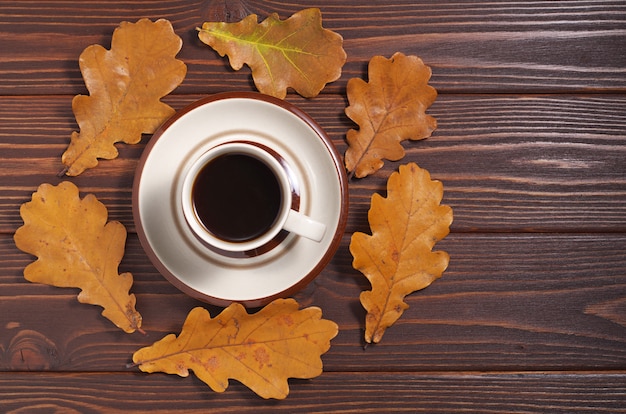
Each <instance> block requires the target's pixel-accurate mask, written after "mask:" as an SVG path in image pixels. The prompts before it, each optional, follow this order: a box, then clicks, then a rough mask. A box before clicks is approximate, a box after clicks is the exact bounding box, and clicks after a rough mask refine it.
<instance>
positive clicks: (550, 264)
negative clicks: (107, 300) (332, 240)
mask: <svg viewBox="0 0 626 414" xmlns="http://www.w3.org/2000/svg"><path fill="white" fill-rule="evenodd" d="M348 243H349V238H348V237H346V238H345V240H344V243H343V244H342V246H341V247H340V249H339V251H338V253H337V255H336V256H335V258H334V259H333V260H332V261H331V263H330V264H329V265H328V266H327V267H326V268H325V269H324V271H323V272H322V274H321V275H320V276H319V277H318V278H317V279H316V280H315V281H314V282H313V283H312V284H310V285H309V286H308V287H307V288H306V289H304V290H303V291H302V292H300V293H299V294H297V295H296V296H295V297H296V299H297V300H298V301H299V302H300V303H301V304H302V306H312V305H314V306H319V307H320V308H321V309H322V310H323V313H324V317H325V318H328V319H331V320H333V321H336V322H337V323H338V324H339V327H340V333H339V335H338V336H337V337H336V338H335V339H334V340H333V341H332V346H331V349H330V351H329V352H328V353H327V354H326V355H325V356H324V360H325V364H326V365H325V367H326V370H328V371H333V372H339V371H351V370H359V371H381V370H382V371H392V370H393V371H420V370H429V371H431V370H446V371H448V370H482V369H487V370H516V369H518V368H517V367H519V366H520V364H521V365H522V366H523V367H524V368H525V369H530V370H555V369H557V370H559V369H567V370H571V369H577V370H590V369H607V370H608V369H610V370H614V369H622V368H623V367H624V366H626V317H625V315H626V256H625V255H624V254H623V252H624V251H625V250H626V235H624V234H569V235H567V234H561V235H557V234H532V233H531V234H517V235H510V234H452V235H450V236H448V237H447V238H446V239H445V240H443V241H442V242H440V243H439V244H438V245H437V246H436V248H437V249H441V250H445V251H447V252H448V253H449V254H450V256H451V262H450V266H449V268H448V270H447V271H446V272H445V273H444V276H443V277H442V278H441V279H439V280H437V281H436V282H435V283H434V284H433V285H432V286H430V287H428V288H427V289H425V290H422V291H420V292H416V293H415V294H413V295H410V296H409V297H407V303H408V304H409V305H410V308H409V309H408V310H407V311H406V312H405V313H404V315H403V316H402V318H401V319H400V320H399V321H398V322H397V324H396V325H394V326H393V327H391V328H390V329H388V330H387V332H386V334H385V336H384V337H383V341H382V342H381V343H380V344H377V345H371V346H369V347H368V348H367V349H365V350H364V349H363V339H362V337H363V328H364V318H365V313H364V310H363V308H362V307H361V305H360V303H359V301H358V295H359V293H360V292H361V290H366V289H368V288H369V285H368V283H367V281H366V279H365V278H364V277H363V276H362V275H361V274H360V273H358V272H357V271H355V270H354V269H352V268H351V260H352V259H351V256H350V254H349V252H348ZM0 254H1V256H2V257H3V258H4V259H3V267H2V269H0V351H2V350H4V351H3V352H0V355H2V354H4V357H0V371H1V370H5V371H6V370H12V369H18V370H22V369H44V370H48V369H52V370H60V371H110V370H122V371H123V370H124V366H125V364H126V363H128V362H129V361H130V358H131V355H132V353H133V352H134V351H136V350H137V349H139V348H140V347H142V346H146V345H149V344H151V343H152V342H154V341H156V340H157V339H160V338H161V337H163V336H164V335H166V334H168V333H172V332H174V333H178V332H179V331H180V328H181V326H182V322H183V320H184V318H185V315H186V314H187V313H188V312H189V311H190V310H191V309H192V308H193V307H195V306H203V304H201V303H200V302H197V301H194V300H192V299H190V298H189V297H187V296H185V295H183V294H181V293H179V292H178V291H177V290H176V289H174V288H173V287H172V286H170V285H169V284H168V283H167V282H166V281H164V279H163V278H162V277H161V276H160V275H159V274H158V273H157V272H156V271H155V270H154V268H153V267H152V266H151V265H150V264H149V263H148V261H147V259H146V257H145V255H144V254H143V251H142V250H141V247H140V245H139V242H138V240H137V239H136V237H135V236H134V235H131V237H130V238H129V241H128V243H127V249H126V255H125V257H124V260H123V261H122V264H121V266H120V270H121V271H130V272H132V273H133V275H134V277H135V284H134V286H133V289H132V291H133V292H134V293H136V295H137V309H138V310H139V311H140V312H141V313H142V315H143V317H144V325H143V328H144V329H145V331H146V332H147V335H141V334H139V333H135V334H132V335H128V334H125V333H123V332H121V331H119V330H118V329H117V328H115V327H114V326H113V325H112V324H111V323H110V322H109V321H107V320H105V319H104V318H102V317H101V316H100V315H99V313H100V309H99V308H98V307H95V306H89V305H81V304H79V303H78V302H77V300H76V294H77V293H78V292H77V291H76V290H75V289H60V288H53V287H49V286H44V285H38V284H31V283H28V282H26V281H25V280H24V279H23V278H22V271H23V268H24V267H25V266H26V265H27V264H28V263H29V262H30V261H31V260H32V258H31V257H30V256H29V255H27V254H24V253H22V252H19V251H18V250H17V249H16V248H15V246H14V245H13V242H12V240H11V238H10V236H8V235H2V236H0ZM207 308H208V309H209V310H210V312H211V313H212V315H213V316H215V315H216V314H217V313H218V312H219V311H220V310H221V309H219V308H216V307H210V306H207ZM22 348H26V349H30V350H31V353H30V354H26V356H23V355H22V353H21V349H22Z"/></svg>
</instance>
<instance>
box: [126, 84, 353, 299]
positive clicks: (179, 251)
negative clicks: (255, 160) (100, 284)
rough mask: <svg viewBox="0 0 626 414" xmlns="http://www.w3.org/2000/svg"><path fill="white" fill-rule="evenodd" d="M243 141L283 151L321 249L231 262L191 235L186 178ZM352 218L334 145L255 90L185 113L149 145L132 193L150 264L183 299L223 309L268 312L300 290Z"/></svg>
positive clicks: (293, 246)
mask: <svg viewBox="0 0 626 414" xmlns="http://www.w3.org/2000/svg"><path fill="white" fill-rule="evenodd" d="M237 139H245V140H251V141H255V142H259V143H261V144H264V145H269V146H273V147H276V148H278V149H279V150H280V152H281V154H283V156H284V157H285V158H286V159H287V161H288V162H289V163H290V165H291V167H292V168H293V170H294V172H295V174H296V176H297V178H298V181H299V183H300V186H301V188H300V211H302V212H303V213H305V214H307V215H309V216H311V217H312V218H314V219H315V220H317V221H320V222H322V223H324V224H326V226H327V229H328V230H327V231H326V234H325V236H324V238H323V239H322V241H321V242H319V243H318V242H314V241H311V240H308V239H305V238H302V237H298V236H296V235H292V234H290V235H289V236H287V238H286V239H285V240H284V241H283V242H282V243H281V244H280V246H279V247H277V248H275V249H272V250H271V251H270V252H268V253H266V254H263V255H260V256H257V257H250V258H232V257H225V256H223V255H220V254H219V253H216V252H212V251H210V250H208V249H207V248H205V247H204V246H203V245H202V244H201V243H200V242H199V241H198V240H197V239H196V238H195V237H194V236H193V234H191V232H190V230H189V229H188V227H187V226H186V225H185V223H184V221H183V219H182V214H181V213H180V211H181V206H180V192H181V186H182V178H183V176H184V172H185V170H186V169H187V168H189V165H190V164H191V162H192V161H193V160H194V159H195V158H197V157H198V156H199V155H200V154H202V153H204V152H205V151H207V150H208V149H209V148H211V147H213V146H215V145H218V144H220V143H223V142H226V141H231V140H237ZM347 215H348V186H347V178H346V174H345V169H344V167H343V163H342V161H341V157H340V156H339V154H338V153H337V151H336V149H335V147H334V146H333V144H332V142H331V140H330V139H329V137H328V136H327V135H326V134H325V132H324V131H323V130H322V128H321V127H320V126H319V125H318V124H317V123H316V122H315V121H314V120H313V119H312V118H311V117H310V116H308V115H307V114H306V113H304V112H303V111H302V110H301V109H299V108H298V107H296V106H294V105H292V104H290V103H288V102H286V101H283V100H280V99H276V98H272V97H270V96H267V95H262V94H259V93H252V92H240V93H224V94H217V95H213V96H210V97H207V98H205V99H202V100H200V101H197V102H195V103H193V104H191V105H189V106H188V107H186V108H184V109H182V110H181V111H179V112H178V113H177V114H176V115H174V116H173V117H172V118H171V119H169V120H168V121H167V122H166V123H165V124H164V125H163V126H162V127H161V128H160V129H159V130H158V131H157V132H156V133H155V134H154V136H153V137H152V139H151V140H150V142H149V144H148V146H147V148H146V149H145V151H144V153H143V155H142V157H141V159H140V162H139V166H138V168H137V172H136V175H135V182H134V185H133V216H134V220H135V225H136V227H137V233H138V235H139V239H140V241H141V244H142V246H143V248H144V250H145V251H146V253H147V254H148V256H149V258H150V260H151V261H152V263H153V264H154V266H155V267H156V268H157V269H158V270H159V272H160V273H161V274H162V275H163V276H165V277H166V278H167V279H168V280H169V281H170V282H171V283H172V284H173V285H175V286H176V287H178V288H179V289H180V290H182V291H183V292H185V293H187V294H188V295H190V296H192V297H194V298H197V299H200V300H202V301H205V302H208V303H211V304H216V305H220V306H226V305H228V304H230V303H232V302H240V303H243V304H244V305H246V306H249V307H257V306H262V305H265V304H267V303H269V302H270V301H272V300H274V299H276V298H279V297H288V296H290V295H292V294H293V293H294V292H296V291H298V290H300V289H301V288H303V287H304V286H305V285H306V284H308V283H309V282H310V281H311V280H313V279H314V278H315V277H316V276H317V275H318V274H319V272H320V271H321V270H322V269H323V268H324V267H325V266H326V265H327V264H328V262H329V261H330V259H331V258H332V257H333V255H334V253H335V251H336V250H337V247H338V246H339V243H340V242H341V238H342V236H343V233H344V230H345V226H346V221H347Z"/></svg>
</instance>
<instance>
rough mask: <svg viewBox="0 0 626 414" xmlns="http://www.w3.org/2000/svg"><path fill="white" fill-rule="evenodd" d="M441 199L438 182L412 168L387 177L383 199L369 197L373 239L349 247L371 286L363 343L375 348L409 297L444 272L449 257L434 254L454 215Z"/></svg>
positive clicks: (365, 295)
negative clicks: (373, 345) (385, 194)
mask: <svg viewBox="0 0 626 414" xmlns="http://www.w3.org/2000/svg"><path fill="white" fill-rule="evenodd" d="M442 198H443V185H442V184H441V182H440V181H432V180H431V179H430V174H429V173H428V171H426V170H424V169H422V168H419V167H418V166H417V164H415V163H410V164H407V165H403V166H400V171H399V172H394V173H393V174H391V176H390V177H389V180H388V182H387V197H386V198H383V197H382V196H381V195H380V194H374V195H373V196H372V203H371V208H370V210H369V212H368V220H369V223H370V227H371V230H372V235H371V236H370V235H367V234H365V233H360V232H355V233H354V234H353V235H352V239H351V241H350V252H351V253H352V256H353V259H354V260H353V262H352V266H353V267H354V268H355V269H357V270H359V271H360V272H361V273H363V274H364V275H365V276H366V277H367V279H368V280H369V281H370V283H371V285H372V290H368V291H364V292H361V296H360V299H361V304H362V305H363V307H364V308H365V309H366V310H367V316H366V319H365V341H366V342H367V343H372V342H373V343H378V342H379V341H380V340H381V338H382V337H383V334H384V333H385V330H386V329H387V328H388V327H390V326H391V325H393V324H394V323H395V322H396V321H397V320H398V319H399V318H400V316H402V313H403V312H404V310H405V309H407V308H408V307H409V305H407V304H406V303H405V302H404V298H405V297H406V296H407V295H409V294H410V293H413V292H415V291H417V290H419V289H423V288H425V287H427V286H429V285H430V284H431V283H432V282H433V281H434V280H436V279H438V278H439V277H441V275H442V273H443V272H444V270H445V269H446V268H447V267H448V262H449V260H450V257H449V255H448V253H446V252H444V251H436V252H433V251H432V248H433V246H434V245H435V243H437V242H438V241H439V240H441V239H443V238H444V237H445V236H446V235H447V234H448V233H449V231H450V225H451V224H452V209H451V208H450V207H449V206H446V205H440V202H441V199H442Z"/></svg>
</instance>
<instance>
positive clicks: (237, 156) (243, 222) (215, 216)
mask: <svg viewBox="0 0 626 414" xmlns="http://www.w3.org/2000/svg"><path fill="white" fill-rule="evenodd" d="M191 197H192V203H193V207H194V209H195V212H196V215H197V217H198V219H199V221H200V222H201V223H202V225H203V226H204V227H205V229H206V230H207V231H208V232H210V233H211V234H213V235H214V236H215V237H217V238H219V239H222V240H225V241H228V242H245V241H249V240H253V239H255V238H257V237H259V236H261V235H263V234H264V233H265V232H267V231H268V230H269V229H270V228H271V227H272V226H273V224H274V222H275V221H276V219H277V217H278V216H279V213H280V210H281V204H282V192H281V186H280V183H279V180H278V178H277V177H276V175H275V174H274V172H273V171H272V169H271V168H270V167H269V166H268V165H267V164H266V163H265V162H263V161H261V160H260V159H258V158H256V157H254V156H253V155H250V154H246V153H236V152H234V153H226V154H222V155H219V156H217V157H215V158H214V159H212V160H210V161H209V162H208V163H207V164H206V165H205V166H203V167H202V169H200V171H199V172H198V174H197V176H196V179H195V181H194V183H193V187H192V190H191Z"/></svg>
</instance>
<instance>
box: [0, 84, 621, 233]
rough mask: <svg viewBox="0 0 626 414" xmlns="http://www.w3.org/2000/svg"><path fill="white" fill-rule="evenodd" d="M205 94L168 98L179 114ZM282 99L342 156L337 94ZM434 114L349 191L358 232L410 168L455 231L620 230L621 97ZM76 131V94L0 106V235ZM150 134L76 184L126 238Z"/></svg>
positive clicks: (530, 101) (513, 100) (497, 100)
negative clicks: (375, 197) (438, 193)
mask: <svg viewBox="0 0 626 414" xmlns="http://www.w3.org/2000/svg"><path fill="white" fill-rule="evenodd" d="M202 96H203V95H191V96H175V97H169V98H168V99H167V100H166V101H167V102H168V103H170V104H171V105H172V106H173V107H174V108H176V109H180V108H182V107H183V106H185V105H187V104H189V103H191V102H192V101H193V100H196V99H199V98H200V97H202ZM289 100H290V101H291V102H293V103H295V104H297V105H299V106H300V107H301V108H303V109H304V110H305V111H307V112H308V113H309V114H310V115H311V116H312V117H313V118H314V119H315V120H316V121H317V122H318V123H320V125H321V126H322V127H323V128H324V129H325V130H326V131H327V132H328V134H329V135H330V136H331V138H332V140H333V143H334V144H335V146H336V147H337V148H338V150H339V151H340V153H342V154H343V152H345V148H346V143H345V134H346V133H347V131H348V130H349V129H350V128H356V125H355V124H353V123H352V122H351V121H350V120H349V119H348V118H347V117H346V116H345V114H344V113H343V110H344V109H345V106H346V102H345V98H344V97H343V96H340V95H325V96H322V97H318V98H316V99H313V100H304V99H302V98H297V97H294V96H290V97H289ZM33 106H34V107H36V108H37V109H38V110H37V111H32V110H31V109H30V108H31V107H33ZM429 113H430V114H431V115H433V116H434V117H435V118H437V121H438V128H437V130H436V131H435V132H434V134H433V136H432V137H431V138H429V139H426V140H423V141H419V142H406V143H405V144H404V148H405V149H406V152H407V155H406V157H405V158H404V159H403V160H401V161H399V162H387V163H386V165H385V167H384V168H383V170H381V171H380V172H378V173H377V174H376V175H374V176H372V177H368V178H365V179H361V180H358V179H355V180H352V182H351V183H350V196H351V198H350V202H351V213H350V220H351V228H352V229H353V230H355V229H359V230H362V229H364V228H363V226H364V224H366V215H367V210H368V209H369V202H370V197H371V194H372V193H373V192H384V190H385V185H386V184H385V183H386V180H387V178H388V176H389V174H391V173H392V172H393V171H395V170H397V168H398V166H399V165H400V164H403V163H407V162H416V163H418V164H419V165H420V166H421V167H423V168H426V169H428V170H429V171H430V172H431V174H432V176H433V178H435V179H438V180H441V181H442V182H443V184H444V188H445V196H444V203H446V204H449V205H450V206H451V207H452V208H453V209H454V215H455V218H454V223H453V226H452V229H453V231H464V232H466V231H508V232H511V231H575V232H578V231H600V230H602V231H610V232H623V231H626V164H625V163H624V162H623V160H624V159H626V119H625V118H624V116H623V114H624V113H626V98H624V97H623V96H621V95H574V96H571V95H524V96H522V97H520V96H517V95H440V96H439V97H438V98H437V100H436V102H435V103H434V105H433V106H432V108H431V109H430V110H429ZM76 128H77V126H76V125H75V121H74V118H73V114H72V112H71V97H53V98H44V97H41V98H40V97H4V98H0V151H1V152H2V158H3V161H2V163H0V176H2V177H4V179H3V181H2V182H0V231H2V232H14V231H15V229H17V227H19V226H20V225H21V219H20V217H19V206H20V205H21V204H22V203H24V202H26V201H28V200H29V199H30V197H31V194H32V192H34V191H35V190H36V189H37V187H38V186H39V185H40V184H42V183H43V182H49V183H53V184H56V183H58V182H60V181H61V179H60V178H58V177H57V173H58V172H59V171H61V170H62V168H63V165H62V164H61V161H60V160H61V154H62V153H63V151H64V150H65V148H66V147H67V145H68V143H69V136H70V134H71V132H72V131H73V130H75V129H76ZM149 138H150V137H149V136H145V137H144V139H143V140H142V142H141V143H140V144H137V145H124V144H119V145H118V146H117V148H118V149H119V152H120V156H119V157H118V159H116V160H112V161H107V160H103V161H101V162H100V165H98V167H97V168H94V169H91V170H89V171H87V172H86V173H84V174H83V175H81V176H80V177H77V178H72V179H71V180H72V181H73V182H75V183H76V184H77V185H78V186H79V188H80V189H81V191H82V192H83V195H84V194H87V193H89V192H93V193H94V194H95V195H96V196H97V197H98V198H99V199H100V200H101V201H102V202H103V203H104V204H105V205H106V206H107V208H108V209H109V216H110V219H112V220H119V221H121V222H122V223H123V224H124V225H126V226H127V227H128V229H129V230H130V231H133V222H132V214H131V194H132V192H131V187H132V180H133V176H134V171H135V168H136V165H137V160H138V159H139V157H140V155H141V152H142V150H143V148H144V147H145V144H146V143H147V142H148V140H149ZM33 165H36V168H33ZM64 179H66V178H64Z"/></svg>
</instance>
